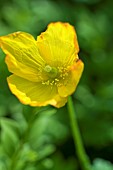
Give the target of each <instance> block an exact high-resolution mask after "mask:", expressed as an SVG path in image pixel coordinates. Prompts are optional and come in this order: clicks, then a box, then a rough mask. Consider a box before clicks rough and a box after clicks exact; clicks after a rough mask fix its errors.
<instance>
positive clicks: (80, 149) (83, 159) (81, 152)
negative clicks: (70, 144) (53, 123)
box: [68, 96, 91, 170]
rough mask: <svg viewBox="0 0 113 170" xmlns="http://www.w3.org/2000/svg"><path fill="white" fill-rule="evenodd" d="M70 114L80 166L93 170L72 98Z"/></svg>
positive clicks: (69, 101) (69, 105)
mask: <svg viewBox="0 0 113 170" xmlns="http://www.w3.org/2000/svg"><path fill="white" fill-rule="evenodd" d="M68 112H69V117H70V124H71V129H72V135H73V140H74V144H75V148H76V153H77V156H78V159H79V162H80V166H81V169H82V170H91V165H90V161H89V158H88V156H87V155H86V152H85V149H84V146H83V142H82V139H81V135H80V131H79V127H78V123H77V119H76V115H75V111H74V106H73V102H72V98H71V96H69V98H68Z"/></svg>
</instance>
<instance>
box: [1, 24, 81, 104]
mask: <svg viewBox="0 0 113 170" xmlns="http://www.w3.org/2000/svg"><path fill="white" fill-rule="evenodd" d="M0 46H1V48H2V50H3V51H4V53H5V54H6V59H5V62H6V64H7V66H8V69H9V71H10V72H11V73H13V74H12V75H11V76H9V77H8V78H7V81H8V85H9V88H10V90H11V91H12V93H13V94H14V95H16V97H17V98H18V99H19V100H20V101H21V102H22V103H23V104H29V105H31V106H45V105H48V104H50V105H53V106H55V107H61V106H64V105H65V103H66V102H67V97H68V96H69V95H71V94H72V93H73V92H74V91H75V89H76V86H77V84H78V82H79V80H80V77H81V74H82V71H83V67H84V65H83V62H82V61H81V60H79V58H78V51H79V47H78V42H77V36H76V32H75V30H74V27H73V26H71V25H70V24H68V23H61V22H56V23H51V24H49V25H48V28H47V30H46V31H45V32H43V33H41V35H40V36H38V37H37V40H35V39H34V38H33V36H32V35H30V34H28V33H25V32H15V33H12V34H9V35H7V36H1V37H0Z"/></svg>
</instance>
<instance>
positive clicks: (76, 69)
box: [58, 60, 84, 97]
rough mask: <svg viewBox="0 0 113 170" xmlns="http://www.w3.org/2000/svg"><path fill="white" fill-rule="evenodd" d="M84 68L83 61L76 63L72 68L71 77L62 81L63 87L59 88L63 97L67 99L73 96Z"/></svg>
mask: <svg viewBox="0 0 113 170" xmlns="http://www.w3.org/2000/svg"><path fill="white" fill-rule="evenodd" d="M83 68H84V64H83V62H82V61H81V60H78V61H77V62H75V64H74V65H73V66H72V67H71V68H70V72H69V75H68V76H67V78H65V80H64V81H62V85H61V86H59V87H58V93H59V95H60V96H62V97H67V96H69V95H71V94H72V93H73V92H74V91H75V89H76V87H77V84H78V82H79V80H80V77H81V75H82V72H83Z"/></svg>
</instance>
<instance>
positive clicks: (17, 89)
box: [7, 75, 66, 107]
mask: <svg viewBox="0 0 113 170" xmlns="http://www.w3.org/2000/svg"><path fill="white" fill-rule="evenodd" d="M7 81H8V85H9V88H10V90H11V91H12V93H13V94H14V95H15V96H16V97H17V98H18V99H19V100H20V101H21V102H22V103H23V104H29V105H31V106H46V105H48V104H51V105H53V106H56V107H61V106H63V105H64V104H65V103H66V99H65V98H62V97H60V96H59V95H58V92H57V88H56V86H48V85H42V84H41V83H39V82H38V83H36V82H31V81H28V80H26V79H23V78H21V77H18V76H16V75H11V76H9V77H8V78H7Z"/></svg>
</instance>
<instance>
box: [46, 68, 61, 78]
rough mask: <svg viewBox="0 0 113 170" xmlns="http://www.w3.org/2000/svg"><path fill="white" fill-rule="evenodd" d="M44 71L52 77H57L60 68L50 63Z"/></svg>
mask: <svg viewBox="0 0 113 170" xmlns="http://www.w3.org/2000/svg"><path fill="white" fill-rule="evenodd" d="M44 71H45V72H46V73H47V75H48V76H49V77H50V78H55V77H56V76H57V74H58V70H57V69H56V68H55V67H51V66H50V65H46V66H45V68H44Z"/></svg>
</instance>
